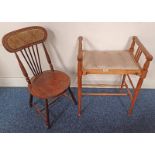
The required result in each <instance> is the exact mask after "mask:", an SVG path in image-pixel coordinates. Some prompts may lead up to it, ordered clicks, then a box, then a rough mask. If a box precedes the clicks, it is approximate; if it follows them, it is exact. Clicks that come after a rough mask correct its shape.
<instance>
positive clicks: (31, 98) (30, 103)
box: [29, 94, 33, 108]
mask: <svg viewBox="0 0 155 155" xmlns="http://www.w3.org/2000/svg"><path fill="white" fill-rule="evenodd" d="M32 102H33V96H32V94H30V97H29V106H30V108H31V107H32Z"/></svg>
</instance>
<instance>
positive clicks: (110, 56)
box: [83, 51, 140, 72]
mask: <svg viewBox="0 0 155 155" xmlns="http://www.w3.org/2000/svg"><path fill="white" fill-rule="evenodd" d="M83 69H84V70H90V69H93V70H98V69H102V70H103V71H106V72H108V71H110V70H121V71H123V70H124V71H137V72H138V71H139V70H140V68H139V66H138V64H137V63H136V62H135V60H134V59H133V57H132V56H131V54H130V53H129V51H103V52H98V51H84V52H83Z"/></svg>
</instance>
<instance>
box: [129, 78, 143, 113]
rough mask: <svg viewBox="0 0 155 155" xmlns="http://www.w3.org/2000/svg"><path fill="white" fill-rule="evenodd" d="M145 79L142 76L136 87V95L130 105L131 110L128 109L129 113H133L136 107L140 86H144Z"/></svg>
mask: <svg viewBox="0 0 155 155" xmlns="http://www.w3.org/2000/svg"><path fill="white" fill-rule="evenodd" d="M143 80H144V79H143V78H140V79H139V81H138V83H137V87H136V89H135V90H134V95H133V99H132V101H131V105H130V108H129V111H128V115H131V114H132V111H133V108H134V105H135V102H136V99H137V97H138V94H139V91H140V88H141V86H142V83H143Z"/></svg>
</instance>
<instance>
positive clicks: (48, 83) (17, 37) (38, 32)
mask: <svg viewBox="0 0 155 155" xmlns="http://www.w3.org/2000/svg"><path fill="white" fill-rule="evenodd" d="M46 39H47V31H46V29H45V28H43V27H40V26H32V27H26V28H22V29H19V30H16V31H12V32H10V33H8V34H6V35H5V36H4V37H3V39H2V43H3V46H4V47H5V49H6V50H7V51H8V52H10V53H14V54H15V56H16V58H17V60H18V63H19V66H20V68H21V71H22V73H23V75H24V77H25V78H26V81H27V83H28V89H29V91H30V99H29V105H30V107H32V106H33V107H35V109H36V110H37V112H39V113H40V114H41V115H42V116H43V118H44V119H45V122H46V125H47V127H48V128H49V127H50V122H49V108H48V106H49V103H48V98H56V99H57V98H58V97H59V96H62V95H65V96H68V95H67V93H66V91H67V90H68V91H69V93H70V95H71V98H72V100H73V101H74V102H76V101H75V98H74V95H73V93H72V91H71V89H70V78H69V76H68V75H67V74H65V73H63V72H61V71H57V70H54V68H53V65H52V63H51V59H50V56H49V54H48V51H47V49H46V46H45V41H46ZM40 45H41V46H42V51H44V53H45V56H46V59H47V62H48V64H49V67H50V70H45V71H43V69H42V66H41V58H40V52H41V50H40ZM21 56H22V58H21ZM22 60H25V63H26V64H27V66H28V67H29V68H30V70H31V72H32V74H33V77H32V78H30V77H29V75H28V72H27V70H26V66H25V65H24V63H23V61H22ZM33 96H34V97H38V98H40V99H44V100H45V114H44V113H43V112H42V111H43V109H39V107H38V106H37V105H36V104H34V103H33Z"/></svg>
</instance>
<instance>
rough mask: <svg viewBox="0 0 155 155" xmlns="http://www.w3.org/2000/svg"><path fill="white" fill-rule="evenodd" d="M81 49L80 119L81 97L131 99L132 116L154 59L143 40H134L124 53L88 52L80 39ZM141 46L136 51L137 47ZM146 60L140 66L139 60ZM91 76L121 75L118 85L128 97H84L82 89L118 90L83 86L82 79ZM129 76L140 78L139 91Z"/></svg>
mask: <svg viewBox="0 0 155 155" xmlns="http://www.w3.org/2000/svg"><path fill="white" fill-rule="evenodd" d="M78 39H79V49H78V57H77V60H78V66H77V69H78V74H77V76H78V115H79V116H80V114H81V105H82V96H85V95H92V96H99V95H100V96H126V95H128V96H129V97H130V99H131V105H130V108H129V110H128V114H129V115H131V114H132V111H133V108H134V105H135V101H136V99H137V96H138V94H139V91H140V89H141V86H142V84H143V80H144V79H145V78H146V75H147V72H148V68H149V65H150V62H151V61H152V59H153V57H152V55H151V54H150V53H149V52H148V50H147V49H146V48H145V47H144V45H143V44H142V43H141V42H140V40H139V39H138V38H137V37H136V36H133V38H132V43H131V46H130V48H129V49H127V50H122V51H103V52H98V51H87V50H85V49H83V47H82V40H83V37H81V36H80V37H79V38H78ZM136 46H138V48H137V49H136V48H135V47H136ZM142 55H143V56H144V58H145V59H144V60H143V65H141V64H140V58H141V57H142ZM88 74H115V75H116V74H118V75H122V82H121V83H120V84H118V86H119V87H120V89H121V90H122V88H123V87H125V88H126V89H127V93H122V92H120V93H83V92H82V86H91V87H93V86H99V87H104V86H116V85H109V84H97V85H96V84H83V83H82V76H84V75H88ZM130 75H136V76H138V77H139V80H138V83H137V85H136V87H135V86H134V84H133V82H132V79H131V77H130ZM126 77H127V78H128V81H129V83H130V84H131V87H132V88H133V94H132V93H131V91H130V89H129V87H128V84H127V81H126Z"/></svg>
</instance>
